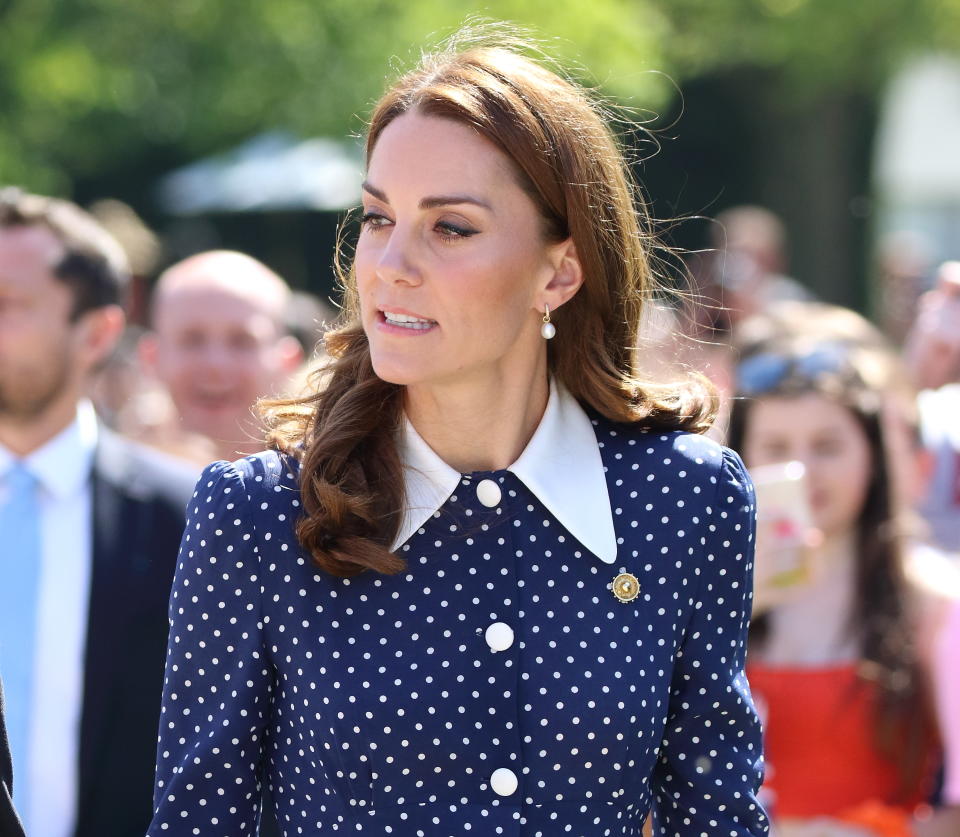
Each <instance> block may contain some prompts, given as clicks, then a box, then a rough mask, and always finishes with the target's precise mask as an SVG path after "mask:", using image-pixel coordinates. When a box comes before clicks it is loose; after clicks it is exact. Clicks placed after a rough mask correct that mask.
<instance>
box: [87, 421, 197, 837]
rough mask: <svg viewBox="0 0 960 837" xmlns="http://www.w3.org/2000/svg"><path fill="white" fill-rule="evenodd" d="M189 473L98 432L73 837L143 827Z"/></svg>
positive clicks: (138, 831)
mask: <svg viewBox="0 0 960 837" xmlns="http://www.w3.org/2000/svg"><path fill="white" fill-rule="evenodd" d="M196 476H197V473H196V469H195V468H194V467H193V466H191V465H188V464H186V463H180V462H179V461H178V460H175V459H172V458H170V457H167V456H165V455H163V454H159V453H156V452H155V451H152V450H150V449H149V448H145V447H143V446H141V445H138V444H135V443H132V442H129V441H127V440H125V439H122V438H121V437H119V436H117V435H116V434H114V433H112V432H110V431H109V430H106V429H104V428H102V427H101V429H100V435H99V438H98V444H97V452H96V457H95V461H94V467H93V474H92V490H93V518H94V519H93V569H92V576H91V583H90V603H89V615H88V622H87V641H86V658H85V664H84V687H83V706H82V711H81V728H80V777H79V798H78V805H77V826H76V831H75V835H76V837H134V835H142V834H143V833H144V832H145V831H146V829H147V826H148V825H149V823H150V817H151V810H152V800H151V796H152V788H153V775H154V765H155V761H156V746H157V744H156V742H157V726H158V722H159V717H160V695H161V691H162V688H163V661H164V655H165V649H166V641H167V630H168V622H167V603H168V599H169V593H170V584H171V581H172V579H173V571H174V567H175V565H176V560H177V551H178V549H179V545H180V538H181V535H182V534H183V525H184V511H185V507H186V503H187V501H188V500H189V498H190V496H191V494H192V493H193V486H194V483H195V482H196Z"/></svg>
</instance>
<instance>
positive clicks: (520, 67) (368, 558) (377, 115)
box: [263, 31, 716, 576]
mask: <svg viewBox="0 0 960 837" xmlns="http://www.w3.org/2000/svg"><path fill="white" fill-rule="evenodd" d="M493 35H494V37H495V38H496V43H497V45H495V46H494V45H489V44H485V43H483V42H475V43H471V44H469V45H467V46H466V47H464V44H463V42H464V37H463V36H462V35H461V36H460V37H458V38H456V39H455V40H453V41H452V42H450V44H448V46H447V47H446V48H445V49H442V50H441V51H439V52H437V53H434V54H430V55H427V56H425V57H424V58H423V59H422V60H421V62H420V65H419V66H418V67H417V68H416V69H414V70H413V71H411V72H409V73H408V74H406V75H404V76H403V77H402V78H400V79H399V81H397V82H396V83H395V84H394V85H393V86H392V87H391V88H390V89H389V90H388V91H387V92H386V94H385V95H384V96H383V98H381V99H380V101H379V102H378V103H377V105H376V107H375V108H374V111H373V115H372V118H371V120H370V126H369V131H368V134H367V140H366V156H367V161H368V163H369V160H370V157H371V155H372V154H373V152H374V150H375V149H376V145H377V140H378V138H379V137H380V135H381V134H382V132H383V130H384V128H386V126H387V125H389V124H390V122H391V121H392V120H394V119H396V118H397V117H398V116H401V115H402V114H405V113H408V112H410V111H417V112H419V113H421V114H424V115H429V116H433V117H439V118H443V119H450V120H453V121H455V122H458V123H461V124H466V125H469V126H471V127H472V128H473V129H474V130H476V131H477V132H478V133H479V134H480V135H481V136H483V137H485V138H486V139H487V140H488V141H490V142H491V143H493V144H494V145H495V146H496V147H497V148H499V149H500V150H501V151H502V152H503V154H504V155H505V156H506V157H507V158H508V160H509V161H510V162H511V164H512V167H513V171H514V174H515V176H516V178H517V181H518V182H519V184H520V185H521V187H522V188H523V189H524V190H525V191H526V193H527V194H528V195H529V196H530V197H531V198H532V200H533V201H534V203H535V205H536V207H537V209H538V211H539V213H540V216H541V218H542V229H543V234H544V237H545V239H546V240H549V241H562V240H564V239H566V238H567V237H568V236H569V237H572V239H573V242H574V244H575V246H576V250H577V254H578V256H579V259H580V262H581V265H582V269H583V275H584V282H583V285H582V287H581V288H580V289H579V291H578V292H577V294H576V295H575V296H574V297H573V298H572V299H571V300H570V301H569V302H568V303H566V304H565V305H564V306H563V307H562V308H561V309H559V310H557V311H556V312H555V314H554V315H553V321H554V322H555V323H556V326H557V337H556V338H555V339H554V340H552V341H551V343H550V346H549V351H548V364H549V368H550V372H551V374H553V375H554V376H556V378H557V379H559V380H560V381H561V382H562V383H563V384H564V386H566V388H567V389H568V390H569V392H570V393H571V394H572V395H573V396H574V397H576V398H577V399H579V400H580V402H581V403H583V404H584V405H586V406H587V407H588V408H590V409H592V410H594V411H595V412H597V413H599V414H601V415H603V416H606V417H607V418H609V419H611V420H613V421H617V422H639V423H642V424H643V425H645V426H647V427H650V428H657V429H683V430H688V431H692V432H703V431H705V430H706V429H708V428H709V427H710V425H711V424H712V422H713V419H714V417H715V414H716V399H715V396H714V392H713V390H712V387H711V386H710V385H709V384H708V383H707V382H706V381H705V380H703V379H691V380H690V381H686V382H682V383H679V384H677V385H673V386H669V387H665V386H655V385H652V384H646V383H644V382H642V381H640V380H638V378H637V377H636V376H635V374H634V368H633V366H634V364H633V351H634V349H633V346H634V343H635V340H636V335H637V329H638V325H639V322H640V314H641V310H642V308H643V305H644V302H645V300H646V299H647V298H649V297H650V295H651V294H652V293H653V289H654V286H655V279H654V263H655V260H654V256H653V253H654V237H653V235H652V232H651V226H652V225H651V221H650V219H649V216H648V213H647V211H646V208H645V205H644V203H643V201H642V200H640V198H639V195H638V193H637V189H636V187H635V185H634V184H633V182H632V180H631V177H630V174H629V169H628V166H627V164H626V161H625V158H624V155H623V153H622V152H621V150H620V148H619V146H618V143H617V141H616V139H615V137H614V135H613V133H612V132H611V130H610V129H609V127H608V125H607V123H606V121H605V119H604V114H603V110H602V108H601V107H600V106H599V105H598V104H595V103H594V102H592V101H591V99H590V97H589V96H588V94H587V93H586V91H585V90H584V89H583V88H582V87H580V86H579V85H577V84H574V83H572V82H571V81H568V80H566V79H564V78H563V77H561V75H560V74H559V73H557V72H553V71H552V70H550V69H548V68H547V67H546V66H545V64H544V63H541V61H538V60H535V59H534V58H532V57H530V53H531V51H532V48H531V47H530V45H529V44H527V43H525V42H520V41H517V40H516V39H513V40H511V39H509V38H505V37H504V36H503V32H502V31H497V32H495V33H493ZM470 37H472V38H474V39H475V36H474V35H473V34H471V35H470ZM489 39H490V38H489V33H488V36H487V40H489ZM337 263H338V275H339V276H340V281H341V284H342V286H343V290H344V303H343V311H342V316H341V318H340V321H339V323H338V327H337V328H335V329H334V330H332V331H329V332H328V333H327V334H326V337H325V342H326V348H327V352H328V354H329V356H330V359H331V360H330V363H329V364H328V365H327V366H326V367H325V368H324V369H322V370H321V371H320V373H319V374H318V377H317V380H316V382H315V383H316V389H315V392H314V393H312V394H310V395H308V396H307V397H304V398H300V399H291V400H285V401H272V402H267V403H266V404H265V405H264V407H265V409H264V411H263V415H264V418H265V419H266V422H267V427H268V436H267V441H268V444H269V445H270V446H271V447H273V448H275V449H278V450H280V451H282V452H285V453H287V454H289V455H292V456H295V457H296V458H297V459H299V460H300V463H301V472H300V474H301V475H300V488H301V493H302V503H303V516H302V517H301V519H300V521H299V523H298V524H297V536H298V538H299V540H300V543H301V544H302V545H303V547H304V549H305V550H306V551H307V552H308V553H309V554H311V555H312V556H313V560H314V561H315V562H316V564H317V566H319V567H320V568H321V569H323V570H325V571H327V572H329V573H333V574H335V575H339V576H351V575H355V574H357V573H359V572H362V571H363V570H366V569H370V570H375V571H377V572H380V573H396V572H399V571H401V570H402V569H403V567H404V562H403V561H402V560H401V559H400V558H398V557H397V556H395V555H393V554H392V553H391V552H390V545H391V543H392V540H393V538H394V537H395V536H396V533H397V530H398V527H399V523H400V520H401V518H402V509H403V502H404V493H403V466H402V463H401V461H400V458H399V455H398V452H397V446H396V435H397V432H398V430H399V428H400V422H401V418H402V414H403V387H402V386H398V385H395V384H391V383H388V382H386V381H382V380H380V379H379V378H377V376H376V375H375V374H374V371H373V366H372V364H371V360H370V351H369V346H368V343H367V338H366V335H365V334H364V332H363V329H362V327H361V325H360V317H359V301H358V295H357V288H356V282H355V281H354V276H353V269H352V267H351V268H350V269H348V270H344V269H343V268H342V266H341V259H340V257H339V255H338V259H337Z"/></svg>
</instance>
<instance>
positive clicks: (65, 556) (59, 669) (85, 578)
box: [0, 401, 97, 837]
mask: <svg viewBox="0 0 960 837" xmlns="http://www.w3.org/2000/svg"><path fill="white" fill-rule="evenodd" d="M96 444H97V419H96V414H95V413H94V410H93V406H92V405H91V404H90V403H89V402H88V401H83V402H81V403H80V404H79V405H78V407H77V416H76V419H75V420H74V421H73V423H72V424H70V426H69V427H67V428H66V429H65V430H63V431H61V432H60V433H59V434H58V435H57V436H55V437H54V438H53V439H51V440H50V441H49V442H47V443H46V444H45V445H43V446H42V447H40V448H38V449H37V450H35V451H34V452H33V453H31V454H30V455H29V456H27V457H26V458H25V459H24V460H23V464H24V465H25V466H26V468H27V470H28V471H30V473H31V474H33V476H34V477H35V478H36V479H37V481H38V482H39V484H40V515H41V518H40V539H41V562H42V565H41V569H40V581H39V591H38V597H39V598H38V603H37V640H36V641H37V654H36V658H35V660H34V667H33V677H34V695H35V696H36V697H35V702H34V705H33V715H32V717H31V720H30V733H29V735H30V738H29V741H30V743H29V747H30V762H29V770H30V776H29V779H30V781H29V788H30V794H31V798H30V799H27V800H23V799H20V798H19V797H17V798H16V804H17V808H18V810H19V812H20V814H21V816H22V817H23V819H24V822H25V825H26V828H27V833H29V834H31V835H37V837H70V835H71V834H72V833H73V830H74V824H75V820H76V808H77V790H78V787H79V775H78V774H79V749H80V718H81V707H82V703H83V668H84V666H83V662H84V652H85V649H86V636H87V615H88V607H89V596H90V578H91V563H92V553H93V501H92V493H91V487H90V472H91V468H92V466H93V456H94V451H95V448H96ZM13 464H14V457H13V455H12V454H11V452H10V451H9V450H7V449H6V448H4V447H3V446H2V445H0V485H2V484H4V483H5V481H6V475H7V472H8V471H9V469H10V468H11V466H12V465H13ZM0 583H2V580H0ZM14 769H15V770H16V769H17V768H16V766H15V768H14ZM21 769H22V768H21ZM15 786H16V785H15Z"/></svg>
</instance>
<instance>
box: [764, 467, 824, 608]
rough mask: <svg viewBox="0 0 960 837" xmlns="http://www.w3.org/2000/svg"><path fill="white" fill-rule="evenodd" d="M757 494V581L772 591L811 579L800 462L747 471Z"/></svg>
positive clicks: (807, 515)
mask: <svg viewBox="0 0 960 837" xmlns="http://www.w3.org/2000/svg"><path fill="white" fill-rule="evenodd" d="M750 476H751V477H752V478H753V484H754V487H755V489H756V493H757V560H756V575H757V582H758V583H759V584H762V585H763V586H765V587H767V588H769V589H770V590H772V591H777V590H780V591H782V590H785V589H788V588H794V587H796V586H798V585H802V584H805V583H806V582H808V581H809V580H810V578H811V567H810V561H809V550H808V549H807V548H806V540H807V535H808V533H809V532H810V530H811V529H812V528H813V516H812V514H811V512H810V502H809V499H808V493H807V479H806V469H805V468H804V467H803V463H802V462H782V463H777V464H774V465H762V466H760V467H757V468H751V469H750Z"/></svg>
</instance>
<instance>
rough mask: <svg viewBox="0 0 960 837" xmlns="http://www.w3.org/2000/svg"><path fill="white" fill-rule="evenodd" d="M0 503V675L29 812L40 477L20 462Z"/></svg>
mask: <svg viewBox="0 0 960 837" xmlns="http://www.w3.org/2000/svg"><path fill="white" fill-rule="evenodd" d="M4 482H6V486H7V492H6V494H7V497H6V500H5V501H4V502H2V503H0V676H2V677H3V691H4V698H5V701H4V702H5V704H6V706H5V711H6V720H7V732H8V734H9V737H10V751H11V754H12V755H13V773H14V780H13V790H14V800H15V801H16V802H17V804H18V807H19V808H20V812H21V814H25V813H26V808H27V801H28V798H29V797H28V790H29V789H28V787H27V779H28V775H29V771H28V764H27V763H28V761H29V740H30V737H29V732H30V709H31V706H32V705H33V700H32V698H33V660H34V650H35V645H36V633H37V631H36V613H37V592H38V587H39V582H40V499H39V497H38V492H37V488H38V484H37V480H36V478H35V477H34V476H33V475H32V474H31V473H30V472H29V471H28V470H27V469H26V468H24V467H23V465H22V464H21V463H19V462H18V463H16V464H14V466H13V468H12V469H11V470H10V471H8V472H7V474H6V478H5V480H4Z"/></svg>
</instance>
